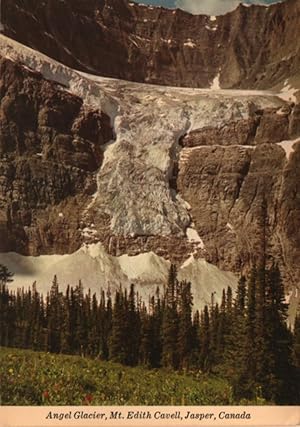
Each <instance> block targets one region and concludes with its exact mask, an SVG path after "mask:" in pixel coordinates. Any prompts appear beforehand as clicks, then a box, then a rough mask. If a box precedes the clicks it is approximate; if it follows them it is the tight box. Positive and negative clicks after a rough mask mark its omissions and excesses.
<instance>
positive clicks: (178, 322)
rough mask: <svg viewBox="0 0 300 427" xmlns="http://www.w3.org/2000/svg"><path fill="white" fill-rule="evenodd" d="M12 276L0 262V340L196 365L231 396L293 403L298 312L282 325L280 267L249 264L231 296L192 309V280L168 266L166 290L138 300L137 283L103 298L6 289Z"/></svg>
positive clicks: (159, 364) (138, 361)
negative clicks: (224, 385) (225, 384)
mask: <svg viewBox="0 0 300 427" xmlns="http://www.w3.org/2000/svg"><path fill="white" fill-rule="evenodd" d="M12 280H13V274H12V273H10V272H9V271H8V269H7V268H6V267H5V266H0V284H1V291H0V314H1V318H0V334H1V335H0V345H1V346H3V347H18V348H22V349H31V350H36V351H42V352H50V353H63V354H70V355H71V354H74V355H80V356H86V357H89V358H94V359H100V360H110V361H112V362H117V363H121V364H124V365H127V366H132V367H133V366H137V365H142V366H144V367H146V368H149V369H151V368H166V369H169V370H174V371H179V372H180V371H183V372H189V373H191V374H193V372H199V371H201V372H203V373H208V374H212V375H216V376H219V377H222V378H225V379H226V380H228V382H229V383H230V384H231V387H232V391H233V395H234V397H235V399H237V400H240V399H249V400H251V399H254V398H255V397H257V396H261V397H262V398H263V399H265V400H266V401H267V402H270V403H276V404H298V403H299V402H300V396H299V394H300V392H299V383H300V376H299V371H300V316H299V314H298V316H297V317H296V320H295V325H294V328H293V330H290V329H289V328H288V326H287V323H286V319H287V309H288V305H287V304H286V303H285V296H284V288H283V284H282V281H281V276H280V271H279V269H278V267H277V266H272V267H271V268H265V267H263V266H262V267H258V268H253V269H252V271H251V273H250V275H249V277H247V278H245V277H242V278H241V279H240V280H239V285H238V288H237V291H236V293H235V295H233V292H232V289H231V288H230V287H229V288H228V289H226V290H224V291H223V296H222V301H221V303H220V304H218V303H215V302H214V298H213V296H212V300H211V304H209V305H206V306H205V307H204V308H203V310H202V311H201V312H199V311H195V310H193V296H192V293H191V283H189V282H185V281H183V282H179V281H178V280H177V272H176V268H175V266H171V268H170V271H169V277H168V281H167V283H166V285H165V287H164V291H163V292H160V291H159V288H157V290H156V292H155V294H154V295H153V296H152V297H150V298H149V301H147V302H145V301H142V300H141V298H140V297H139V295H138V293H137V292H136V290H135V288H134V285H132V286H131V287H130V289H129V290H127V289H124V288H122V287H121V286H120V288H119V289H118V290H117V291H116V292H115V293H114V294H113V295H112V294H111V292H110V290H109V289H108V290H107V291H104V290H103V291H101V295H100V298H98V297H97V296H96V294H93V295H91V292H90V291H88V292H87V293H85V292H84V290H83V285H82V283H81V282H79V284H78V285H77V286H76V287H70V286H68V287H67V289H66V291H65V293H63V292H61V291H60V289H59V283H58V280H57V278H56V277H54V279H53V283H52V285H51V288H50V291H49V292H48V293H47V295H42V294H40V293H39V292H38V291H37V288H36V284H33V285H32V287H31V288H30V289H27V290H25V289H19V290H17V291H11V290H10V289H9V285H10V282H11V281H12Z"/></svg>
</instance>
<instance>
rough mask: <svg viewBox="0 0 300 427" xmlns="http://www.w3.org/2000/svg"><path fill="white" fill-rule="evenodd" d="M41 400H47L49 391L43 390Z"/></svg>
mask: <svg viewBox="0 0 300 427" xmlns="http://www.w3.org/2000/svg"><path fill="white" fill-rule="evenodd" d="M43 398H44V399H45V400H46V399H49V391H48V390H45V391H44V392H43Z"/></svg>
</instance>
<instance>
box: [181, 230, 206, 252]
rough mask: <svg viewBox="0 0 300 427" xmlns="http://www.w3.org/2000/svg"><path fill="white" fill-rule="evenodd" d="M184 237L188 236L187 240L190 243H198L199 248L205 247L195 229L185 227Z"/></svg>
mask: <svg viewBox="0 0 300 427" xmlns="http://www.w3.org/2000/svg"><path fill="white" fill-rule="evenodd" d="M186 237H187V238H188V241H189V242H191V243H199V248H201V249H204V248H205V246H204V243H203V240H202V239H201V237H200V236H199V234H198V232H197V230H195V229H193V228H187V230H186Z"/></svg>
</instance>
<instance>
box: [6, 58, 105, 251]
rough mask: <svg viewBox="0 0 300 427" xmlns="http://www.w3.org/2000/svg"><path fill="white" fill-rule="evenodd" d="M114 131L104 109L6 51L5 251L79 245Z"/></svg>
mask: <svg viewBox="0 0 300 427" xmlns="http://www.w3.org/2000/svg"><path fill="white" fill-rule="evenodd" d="M112 137H113V136H112V129H111V127H110V120H109V117H108V116H106V115H105V114H103V113H101V111H94V110H89V109H87V108H86V107H84V106H83V102H82V100H81V99H80V98H78V97H76V96H74V95H72V94H70V93H68V92H67V91H65V90H61V88H60V87H59V86H58V85H56V84H54V83H53V82H50V81H47V80H45V79H44V78H43V77H42V75H41V74H39V73H36V72H33V71H30V70H28V69H27V68H26V67H24V66H22V65H21V64H17V63H15V62H12V61H10V60H8V59H5V58H1V59H0V171H1V172H0V176H1V178H0V180H1V181H0V228H1V230H0V231H1V239H0V251H16V252H21V253H24V254H33V255H37V254H39V253H41V252H46V253H65V252H66V251H67V252H68V251H74V250H76V249H78V248H79V247H80V245H81V242H82V236H81V233H80V231H79V230H78V228H79V214H78V213H79V212H80V211H81V210H82V209H83V208H84V206H86V204H87V203H88V200H89V199H90V197H91V195H92V194H93V193H94V192H95V191H96V180H95V175H96V172H97V170H98V168H99V167H100V165H101V163H102V159H103V151H102V147H103V145H104V144H105V143H106V142H108V141H109V140H111V139H112ZM66 223H67V224H68V226H67V227H66Z"/></svg>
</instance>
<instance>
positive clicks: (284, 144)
mask: <svg viewBox="0 0 300 427" xmlns="http://www.w3.org/2000/svg"><path fill="white" fill-rule="evenodd" d="M299 142H300V138H297V139H294V140H290V141H281V142H277V145H279V146H280V147H281V148H283V149H284V151H285V155H286V158H287V160H290V157H291V154H292V153H293V152H294V151H295V149H294V145H295V144H297V143H299Z"/></svg>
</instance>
